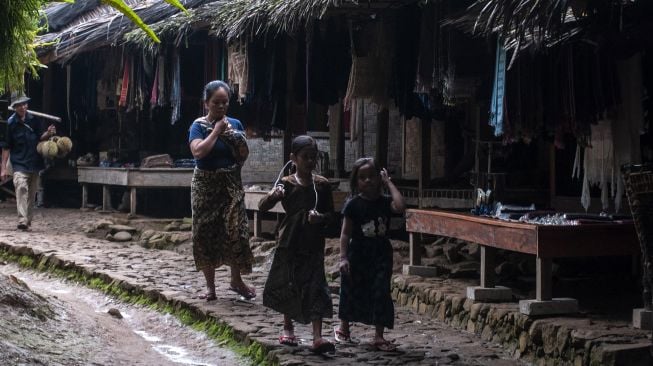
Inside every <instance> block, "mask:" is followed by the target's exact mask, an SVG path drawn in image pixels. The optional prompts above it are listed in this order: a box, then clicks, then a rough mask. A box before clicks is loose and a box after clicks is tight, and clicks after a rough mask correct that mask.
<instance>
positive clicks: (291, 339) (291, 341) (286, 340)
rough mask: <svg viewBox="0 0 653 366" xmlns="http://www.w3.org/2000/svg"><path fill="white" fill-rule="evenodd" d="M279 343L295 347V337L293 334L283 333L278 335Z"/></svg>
mask: <svg viewBox="0 0 653 366" xmlns="http://www.w3.org/2000/svg"><path fill="white" fill-rule="evenodd" d="M279 344H282V345H284V346H291V347H296V346H297V345H298V343H297V338H296V337H295V336H294V335H293V336H287V335H283V334H282V335H280V336H279Z"/></svg>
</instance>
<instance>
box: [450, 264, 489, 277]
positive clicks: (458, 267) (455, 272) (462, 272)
mask: <svg viewBox="0 0 653 366" xmlns="http://www.w3.org/2000/svg"><path fill="white" fill-rule="evenodd" d="M480 267H481V265H480V263H478V262H472V261H467V262H461V263H458V264H455V265H453V266H450V267H449V268H450V269H451V274H450V275H449V276H450V277H452V278H476V277H478V271H479V269H480Z"/></svg>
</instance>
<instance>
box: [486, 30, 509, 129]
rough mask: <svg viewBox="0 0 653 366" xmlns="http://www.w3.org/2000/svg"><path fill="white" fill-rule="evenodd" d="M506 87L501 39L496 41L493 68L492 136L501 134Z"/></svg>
mask: <svg viewBox="0 0 653 366" xmlns="http://www.w3.org/2000/svg"><path fill="white" fill-rule="evenodd" d="M505 86H506V49H505V48H504V47H503V40H502V39H501V37H499V38H498V39H497V51H496V61H495V66H494V86H493V87H492V100H491V101H490V126H492V127H494V136H501V135H502V134H503V111H504V93H505Z"/></svg>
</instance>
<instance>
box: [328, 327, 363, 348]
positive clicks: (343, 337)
mask: <svg viewBox="0 0 653 366" xmlns="http://www.w3.org/2000/svg"><path fill="white" fill-rule="evenodd" d="M333 339H335V340H336V343H344V344H347V343H349V344H355V343H358V342H354V340H352V339H351V333H350V332H343V331H342V330H340V328H339V327H333Z"/></svg>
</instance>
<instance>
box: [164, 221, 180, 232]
mask: <svg viewBox="0 0 653 366" xmlns="http://www.w3.org/2000/svg"><path fill="white" fill-rule="evenodd" d="M179 224H180V223H179V222H177V221H173V222H171V223H169V224H168V225H166V226H165V227H164V228H163V231H177V230H179Z"/></svg>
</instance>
